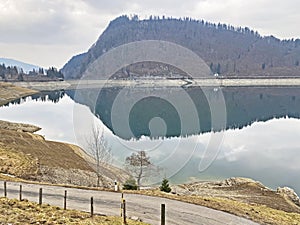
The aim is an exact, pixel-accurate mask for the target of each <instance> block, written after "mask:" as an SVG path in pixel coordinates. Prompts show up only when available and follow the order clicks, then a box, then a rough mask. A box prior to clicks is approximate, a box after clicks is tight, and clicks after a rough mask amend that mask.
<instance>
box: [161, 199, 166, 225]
mask: <svg viewBox="0 0 300 225" xmlns="http://www.w3.org/2000/svg"><path fill="white" fill-rule="evenodd" d="M165 224H166V205H165V204H161V225H165Z"/></svg>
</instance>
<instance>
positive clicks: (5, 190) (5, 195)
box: [4, 181, 7, 198]
mask: <svg viewBox="0 0 300 225" xmlns="http://www.w3.org/2000/svg"><path fill="white" fill-rule="evenodd" d="M6 187H7V184H6V181H4V197H5V198H6V197H7V188H6Z"/></svg>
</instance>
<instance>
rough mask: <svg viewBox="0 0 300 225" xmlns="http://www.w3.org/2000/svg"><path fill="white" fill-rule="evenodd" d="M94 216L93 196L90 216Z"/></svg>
mask: <svg viewBox="0 0 300 225" xmlns="http://www.w3.org/2000/svg"><path fill="white" fill-rule="evenodd" d="M93 216H94V198H93V197H91V217H93Z"/></svg>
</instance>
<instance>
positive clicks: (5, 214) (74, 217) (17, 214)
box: [0, 198, 146, 225]
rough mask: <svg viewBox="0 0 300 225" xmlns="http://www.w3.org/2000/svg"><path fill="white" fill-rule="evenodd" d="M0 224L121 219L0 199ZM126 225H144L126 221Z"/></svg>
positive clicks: (110, 224)
mask: <svg viewBox="0 0 300 225" xmlns="http://www.w3.org/2000/svg"><path fill="white" fill-rule="evenodd" d="M0 224H48V225H50V224H76V225H77V224H82V225H92V224H97V225H118V224H120V225H121V224H122V220H121V217H112V216H97V215H96V216H94V217H93V218H91V217H90V214H89V213H84V212H80V211H75V210H63V209H61V208H59V207H54V206H50V205H41V206H40V205H38V204H36V203H32V202H29V201H27V200H23V201H17V200H9V199H7V198H0ZM128 225H146V223H143V222H137V221H132V220H128Z"/></svg>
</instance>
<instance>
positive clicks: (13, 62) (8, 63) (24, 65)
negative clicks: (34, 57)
mask: <svg viewBox="0 0 300 225" xmlns="http://www.w3.org/2000/svg"><path fill="white" fill-rule="evenodd" d="M0 64H5V66H16V67H17V68H19V69H20V68H22V69H23V71H24V72H25V73H28V72H29V71H32V70H33V69H34V70H36V71H38V70H39V68H42V67H39V66H36V65H32V64H29V63H25V62H21V61H18V60H15V59H8V58H0Z"/></svg>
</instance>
